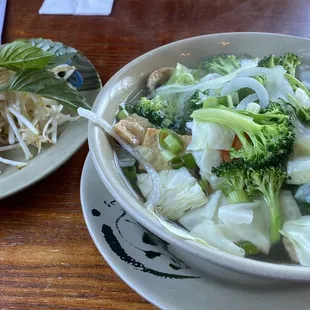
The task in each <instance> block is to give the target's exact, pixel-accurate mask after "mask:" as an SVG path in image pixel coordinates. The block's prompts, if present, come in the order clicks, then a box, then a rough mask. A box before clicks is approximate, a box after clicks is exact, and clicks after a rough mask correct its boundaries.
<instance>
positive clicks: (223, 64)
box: [201, 54, 241, 75]
mask: <svg viewBox="0 0 310 310" xmlns="http://www.w3.org/2000/svg"><path fill="white" fill-rule="evenodd" d="M240 66H241V65H240V60H239V59H238V58H237V57H236V56H234V55H224V54H222V55H217V56H213V57H211V58H210V59H209V60H208V61H205V62H203V63H202V65H201V68H202V70H203V71H204V74H209V73H218V74H220V75H226V74H229V73H231V72H233V71H235V70H237V69H239V68H240Z"/></svg>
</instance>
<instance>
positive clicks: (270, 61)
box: [258, 54, 282, 68]
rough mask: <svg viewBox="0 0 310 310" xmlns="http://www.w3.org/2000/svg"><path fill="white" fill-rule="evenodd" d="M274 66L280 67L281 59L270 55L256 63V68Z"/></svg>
mask: <svg viewBox="0 0 310 310" xmlns="http://www.w3.org/2000/svg"><path fill="white" fill-rule="evenodd" d="M275 66H282V57H280V56H275V55H273V54H271V55H269V56H266V57H264V58H262V59H261V60H260V61H259V62H258V67H265V68H273V67H275Z"/></svg>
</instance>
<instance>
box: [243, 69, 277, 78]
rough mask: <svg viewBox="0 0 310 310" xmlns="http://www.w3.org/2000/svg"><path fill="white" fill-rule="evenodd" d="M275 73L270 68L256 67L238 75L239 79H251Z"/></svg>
mask: <svg viewBox="0 0 310 310" xmlns="http://www.w3.org/2000/svg"><path fill="white" fill-rule="evenodd" d="M272 72H273V70H272V69H269V68H262V67H255V68H250V69H245V70H243V71H241V72H240V73H238V75H237V77H250V76H256V75H264V76H265V75H269V74H271V73H272Z"/></svg>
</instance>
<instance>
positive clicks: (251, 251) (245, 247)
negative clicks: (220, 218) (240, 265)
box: [237, 241, 260, 255]
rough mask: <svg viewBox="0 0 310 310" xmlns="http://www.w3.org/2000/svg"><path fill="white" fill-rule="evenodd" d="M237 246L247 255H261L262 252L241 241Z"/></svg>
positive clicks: (247, 242)
mask: <svg viewBox="0 0 310 310" xmlns="http://www.w3.org/2000/svg"><path fill="white" fill-rule="evenodd" d="M237 245H238V246H239V247H240V248H242V249H243V250H244V251H245V255H255V254H258V253H260V250H259V249H258V248H257V247H256V246H255V245H254V244H253V243H252V242H249V241H240V242H238V243H237Z"/></svg>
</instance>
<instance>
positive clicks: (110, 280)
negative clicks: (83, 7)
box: [0, 0, 310, 310]
mask: <svg viewBox="0 0 310 310" xmlns="http://www.w3.org/2000/svg"><path fill="white" fill-rule="evenodd" d="M0 1H1V0H0ZM41 3H42V0H31V1H30V0H29V1H25V0H8V6H7V13H6V20H5V23H4V34H3V42H10V41H12V40H14V39H17V38H29V37H44V38H50V39H52V40H57V41H62V42H64V43H66V44H67V45H71V46H74V47H75V48H77V49H79V50H81V51H82V52H83V53H84V54H85V55H86V56H87V57H88V58H89V59H90V60H91V61H92V62H93V63H94V65H95V66H96V68H97V70H98V71H99V73H100V75H101V78H102V80H103V82H106V81H107V80H108V79H109V78H110V77H111V76H112V75H113V74H114V73H115V72H116V71H117V70H119V69H120V68H121V67H122V66H123V65H125V64H126V63H128V62H129V61H130V60H132V59H134V58H136V57H137V56H139V55H141V54H142V53H144V52H146V51H149V50H150V49H153V48H155V47H158V46H161V45H163V44H166V43H168V42H171V41H175V40H178V39H183V38H187V37H191V36H196V35H202V34H208V33H215V32H232V31H264V32H278V33H285V34H292V35H298V36H303V37H310V14H309V13H310V1H309V0H294V1H292V0H226V1H225V0H212V1H211V0H147V1H146V0H144V1H142V0H115V3H114V7H113V11H112V14H111V16H109V17H97V16H96V17H94V16H40V15H39V14H38V10H39V8H40V5H41ZM87 152H88V148H87V145H86V144H85V145H84V146H83V147H82V148H81V149H80V150H79V151H78V152H77V153H76V154H75V155H74V156H73V157H72V158H71V159H70V161H68V162H67V163H66V164H65V165H63V166H62V167H61V168H59V169H58V170H57V171H56V172H54V173H53V174H51V175H50V176H48V177H47V178H45V179H44V180H43V181H41V182H40V183H38V184H36V185H34V186H32V187H30V188H29V189H27V190H25V191H23V192H21V193H19V194H17V195H15V196H14V197H10V198H8V199H5V200H2V201H0V223H1V224H0V309H154V307H153V306H151V305H150V304H148V303H147V302H146V301H144V300H143V299H142V298H141V297H140V296H138V295H137V294H136V293H135V292H133V291H132V290H131V289H130V288H129V287H128V286H127V285H126V284H124V283H123V282H122V281H121V280H120V279H119V278H118V277H117V276H116V275H115V274H114V272H113V271H112V270H111V269H110V268H109V266H108V265H107V264H106V263H105V261H104V260H103V258H102V257H101V255H100V254H99V252H98V251H97V249H96V248H95V246H94V244H93V243H92V240H91V238H90V236H89V234H88V231H87V229H86V226H85V223H84V220H83V215H82V211H81V206H80V196H79V186H80V176H81V170H82V166H83V163H84V160H85V157H86V155H87ZM210 310H211V309H210Z"/></svg>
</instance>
